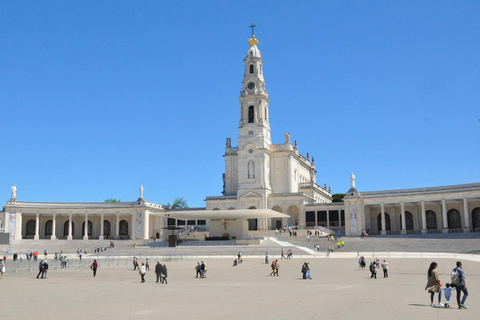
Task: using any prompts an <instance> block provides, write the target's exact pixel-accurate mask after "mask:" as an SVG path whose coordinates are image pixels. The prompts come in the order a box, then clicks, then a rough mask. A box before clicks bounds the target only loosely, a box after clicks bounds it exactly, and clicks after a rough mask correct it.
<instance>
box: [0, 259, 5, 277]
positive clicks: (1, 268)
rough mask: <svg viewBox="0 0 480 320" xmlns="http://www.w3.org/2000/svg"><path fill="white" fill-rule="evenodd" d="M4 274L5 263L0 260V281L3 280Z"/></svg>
mask: <svg viewBox="0 0 480 320" xmlns="http://www.w3.org/2000/svg"><path fill="white" fill-rule="evenodd" d="M4 274H5V262H4V261H3V259H0V279H3V275H4Z"/></svg>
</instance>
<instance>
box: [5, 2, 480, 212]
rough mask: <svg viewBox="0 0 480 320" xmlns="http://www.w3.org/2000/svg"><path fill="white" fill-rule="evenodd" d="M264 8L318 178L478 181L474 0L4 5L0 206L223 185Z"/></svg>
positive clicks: (478, 49) (479, 102)
mask: <svg viewBox="0 0 480 320" xmlns="http://www.w3.org/2000/svg"><path fill="white" fill-rule="evenodd" d="M252 22H253V23H255V24H256V25H257V28H256V29H255V35H256V37H257V38H258V39H259V41H260V43H259V45H258V47H259V49H260V50H261V51H262V58H263V60H264V75H265V81H266V85H267V90H268V92H269V98H270V125H271V130H272V141H273V143H283V142H284V138H283V135H284V133H285V132H289V133H290V134H291V139H292V141H294V140H298V147H299V150H300V152H301V154H303V155H306V154H307V152H308V153H309V154H310V156H314V157H315V163H316V168H317V171H318V173H317V183H318V184H319V185H322V186H323V184H324V183H326V184H327V185H328V186H331V188H332V191H333V192H334V193H344V192H346V191H347V190H348V188H349V187H350V180H349V176H350V173H351V172H354V173H355V175H356V177H357V180H356V184H357V189H358V190H359V191H360V192H361V191H376V190H388V189H404V188H419V187H430V186H443V185H453V184H463V183H473V182H480V170H479V164H480V121H479V119H480V59H479V57H480V37H479V31H480V1H344V0H342V1H278V0H275V1H248V0H245V1H197V0H192V1H41V2H38V1H1V2H0V45H1V47H0V112H1V113H0V115H1V133H0V150H1V151H2V152H1V156H0V169H1V171H0V202H1V201H3V202H4V203H6V202H7V201H8V200H9V199H10V194H11V192H10V186H11V185H12V184H16V186H17V188H18V191H17V198H18V200H19V201H35V202H37V201H38V202H42V201H45V202H97V201H100V202H102V201H104V200H105V199H108V198H117V199H121V200H122V201H135V200H136V199H137V198H138V188H139V186H140V184H143V186H144V190H145V191H144V197H145V199H146V200H147V201H151V202H155V203H160V204H167V203H168V202H170V203H171V202H173V200H174V199H175V198H178V197H184V198H185V199H186V200H187V201H188V204H189V206H190V207H201V206H204V201H203V200H204V199H205V197H206V196H219V195H221V191H222V185H223V183H222V173H223V172H224V168H225V167H224V159H223V157H222V155H223V154H224V151H225V139H226V138H227V137H231V138H232V144H233V145H234V146H236V145H237V139H238V122H239V107H240V106H239V100H238V97H239V91H240V88H241V83H242V80H243V68H244V62H243V59H244V58H245V56H246V52H247V50H248V42H247V40H248V38H249V37H250V34H251V30H250V28H249V25H250V24H251V23H252ZM2 199H3V200H2Z"/></svg>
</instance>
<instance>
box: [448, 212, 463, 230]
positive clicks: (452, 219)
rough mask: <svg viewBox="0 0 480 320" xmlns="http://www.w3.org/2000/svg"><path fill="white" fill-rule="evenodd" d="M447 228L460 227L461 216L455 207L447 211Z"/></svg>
mask: <svg viewBox="0 0 480 320" xmlns="http://www.w3.org/2000/svg"><path fill="white" fill-rule="evenodd" d="M447 223H448V229H461V228H462V218H461V216H460V212H459V211H458V210H457V209H450V210H448V212H447Z"/></svg>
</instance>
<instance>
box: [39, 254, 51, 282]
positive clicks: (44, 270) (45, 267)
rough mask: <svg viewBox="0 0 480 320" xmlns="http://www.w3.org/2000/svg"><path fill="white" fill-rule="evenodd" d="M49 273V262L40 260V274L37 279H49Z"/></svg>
mask: <svg viewBox="0 0 480 320" xmlns="http://www.w3.org/2000/svg"><path fill="white" fill-rule="evenodd" d="M47 273H48V262H47V259H43V258H42V260H40V262H39V263H38V274H37V279H38V278H39V277H40V276H42V277H41V279H47Z"/></svg>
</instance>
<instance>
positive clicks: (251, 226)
mask: <svg viewBox="0 0 480 320" xmlns="http://www.w3.org/2000/svg"><path fill="white" fill-rule="evenodd" d="M253 209H257V208H255V207H250V208H248V210H253ZM257 229H258V220H257V219H248V230H257Z"/></svg>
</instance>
